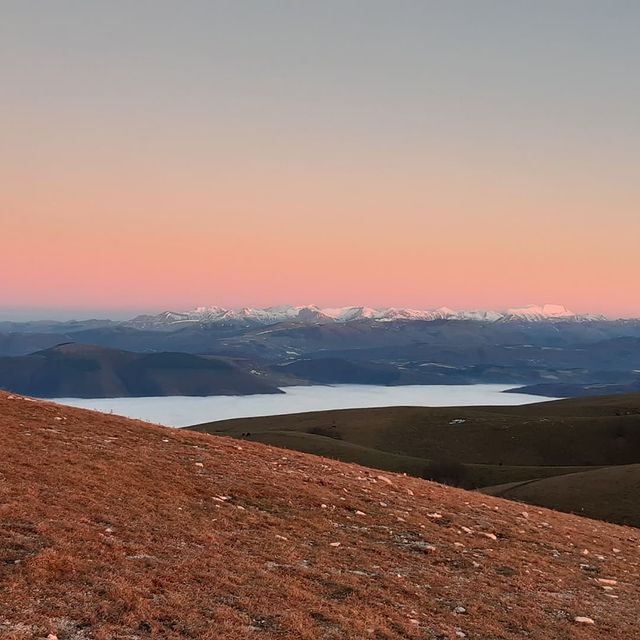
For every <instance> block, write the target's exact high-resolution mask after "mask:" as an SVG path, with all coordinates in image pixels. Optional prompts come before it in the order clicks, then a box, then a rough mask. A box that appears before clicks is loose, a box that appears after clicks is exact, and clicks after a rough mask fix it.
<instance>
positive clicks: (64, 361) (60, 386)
mask: <svg viewBox="0 0 640 640" xmlns="http://www.w3.org/2000/svg"><path fill="white" fill-rule="evenodd" d="M0 389H6V390H8V391H15V392H17V393H25V394H29V395H34V396H38V397H43V398H55V397H76V398H107V397H129V396H171V395H176V396H178V395H187V396H188V395H193V396H206V395H245V394H251V393H281V391H280V390H279V389H278V388H277V387H274V386H273V385H270V384H268V383H266V382H264V381H263V380H261V379H260V378H259V377H257V376H256V375H253V374H251V373H249V372H247V371H245V370H243V369H241V368H240V367H238V366H237V365H236V364H235V363H233V362H232V361H230V360H229V359H226V358H214V357H202V356H196V355H191V354H187V353H169V352H164V353H147V354H144V353H132V352H128V351H119V350H116V349H106V348H104V347H96V346H91V345H83V344H76V343H67V344H61V345H58V346H55V347H52V348H50V349H45V350H43V351H38V352H36V353H33V354H31V355H28V356H20V357H13V358H0Z"/></svg>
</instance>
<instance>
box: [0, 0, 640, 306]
mask: <svg viewBox="0 0 640 640" xmlns="http://www.w3.org/2000/svg"><path fill="white" fill-rule="evenodd" d="M638 33H640V3H638V2H637V1H636V0H608V1H607V2H603V1H601V0H598V1H593V0H553V1H551V0H536V1H535V2H534V1H531V0H529V1H524V0H500V1H498V0H482V1H481V2H480V1H476V0H467V1H462V0H447V1H446V2H444V1H441V0H438V1H435V0H419V1H418V0H416V1H413V0H388V1H385V2H381V1H379V0H339V1H338V0H323V1H322V2H312V1H310V0H288V1H285V0H269V1H268V2H265V1H263V0H260V1H257V0H243V1H242V2H238V1H237V0H230V1H222V0H218V1H216V0H206V1H205V0H202V1H199V0H180V1H178V0H173V1H171V2H168V1H166V0H135V1H133V2H127V1H125V0H112V1H106V0H104V1H101V2H97V1H96V0H52V1H51V2H40V1H35V0H0V78H2V81H1V82H0V238H1V239H2V240H3V242H2V245H1V250H0V315H4V316H10V315H14V316H16V315H21V314H22V315H25V314H27V315H37V314H38V313H45V312H46V315H48V316H54V315H58V316H63V315H69V314H75V315H77V316H89V315H96V314H98V312H99V315H102V316H104V315H108V314H111V315H114V316H115V315H126V314H128V313H129V312H133V311H134V310H135V311H136V312H137V311H142V310H154V309H155V310H163V309H183V308H190V307H194V306H202V305H222V306H229V307H241V306H266V305H271V304H282V303H290V304H306V303H315V304H318V305H321V306H338V305H347V304H354V305H369V306H408V307H415V308H432V307H437V306H441V305H446V306H449V307H452V308H464V309H471V308H490V309H503V308H506V307H512V306H521V305H525V304H532V303H536V304H539V303H562V304H565V305H566V306H567V307H569V308H571V309H572V310H574V311H576V312H597V313H605V314H608V315H610V316H614V317H618V316H640V296H639V295H638V279H639V276H640V251H639V247H640V117H638V114H640V74H639V73H638V61H639V60H640V38H638Z"/></svg>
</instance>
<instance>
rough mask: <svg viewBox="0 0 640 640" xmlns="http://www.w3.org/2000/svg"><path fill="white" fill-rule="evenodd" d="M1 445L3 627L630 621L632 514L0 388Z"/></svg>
mask: <svg viewBox="0 0 640 640" xmlns="http://www.w3.org/2000/svg"><path fill="white" fill-rule="evenodd" d="M0 452H1V454H2V458H1V459H0V637H3V638H7V639H11V640H23V639H25V638H44V637H46V636H47V634H49V633H53V634H57V636H58V638H59V639H60V640H72V639H74V640H81V639H90V638H95V639H97V640H99V639H102V640H106V639H107V638H109V639H111V638H129V639H133V638H151V637H156V638H167V639H174V638H175V639H178V638H180V639H182V638H193V639H195V638H198V639H203V640H214V639H216V640H217V639H220V638H228V639H229V640H233V639H236V638H248V637H251V638H260V639H262V638H264V639H265V640H266V639H269V638H274V639H275V638H300V639H301V640H317V639H320V638H326V639H354V640H355V639H361V638H371V639H373V640H383V639H389V640H391V639H401V638H404V639H408V638H411V639H413V638H415V639H418V638H420V639H424V640H426V639H435V638H440V639H449V638H451V639H455V638H458V637H463V636H462V635H460V634H465V636H466V637H467V638H469V639H470V640H498V639H502V640H516V639H522V638H529V639H538V640H543V639H544V640H549V639H554V640H562V639H574V638H575V639H576V640H578V639H586V638H594V639H595V638H614V639H615V638H620V639H622V638H625V639H629V638H636V637H638V626H637V619H638V617H639V614H640V605H639V604H638V602H640V568H639V559H638V555H639V550H640V532H638V531H637V530H634V529H630V528H624V527H619V526H614V525H609V524H604V523H601V522H595V521H591V520H586V519H581V518H578V517H575V516H570V515H563V514H559V513H555V512H551V511H546V510H539V509H537V508H530V507H524V506H523V505H519V504H516V503H510V502H507V501H504V500H500V499H495V498H491V497H487V496H482V495H478V494H473V493H467V492H464V491H460V490H456V489H451V488H447V487H444V486H440V485H436V484H432V483H429V482H425V481H422V480H419V479H415V478H407V477H403V476H398V475H393V474H382V473H381V472H379V471H373V470H370V469H366V468H364V467H359V466H356V465H350V464H344V463H339V462H335V461H330V460H327V459H323V458H316V457H313V456H310V455H306V454H302V453H295V452H291V451H284V450H280V449H276V448H273V447H268V446H265V445H261V444H254V443H240V442H238V441H237V440H232V439H228V438H221V437H211V436H207V435H204V434H198V433H193V432H188V431H178V430H171V429H165V428H162V427H157V426H151V425H146V424H143V423H140V422H135V421H131V420H126V419H123V418H118V417H114V416H107V415H101V414H97V413H91V412H86V411H81V410H75V409H70V408H66V407H60V406H57V405H53V404H48V403H42V402H35V401H31V400H28V399H23V398H20V397H13V398H11V399H10V398H9V397H8V396H7V395H6V394H0ZM323 505H324V506H323ZM524 514H526V515H524ZM437 515H440V516H441V517H436V516H437ZM484 534H489V535H484ZM494 538H495V539H494ZM337 543H339V546H338V545H337ZM585 551H586V552H585ZM598 578H606V579H614V580H616V581H617V583H616V584H615V585H614V586H613V587H612V588H611V590H608V591H607V590H605V589H604V588H603V586H602V584H601V583H599V582H598V581H597V579H598ZM605 586H608V585H605ZM611 596H615V597H611ZM458 607H463V608H464V610H465V611H464V612H458V613H456V608H458ZM458 611H460V610H458ZM575 616H588V617H590V618H593V620H594V621H595V624H594V625H592V626H591V625H582V624H579V623H576V622H574V617H575Z"/></svg>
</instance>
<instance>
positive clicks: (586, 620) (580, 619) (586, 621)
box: [573, 616, 595, 624]
mask: <svg viewBox="0 0 640 640" xmlns="http://www.w3.org/2000/svg"><path fill="white" fill-rule="evenodd" d="M573 621H574V622H577V623H578V624H595V622H594V620H593V618H587V616H576V617H575V618H574V619H573Z"/></svg>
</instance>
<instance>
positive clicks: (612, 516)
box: [481, 464, 640, 527]
mask: <svg viewBox="0 0 640 640" xmlns="http://www.w3.org/2000/svg"><path fill="white" fill-rule="evenodd" d="M481 491H482V493H486V494H487V495H492V496H501V497H503V498H508V499H509V500H519V501H521V502H527V503H529V504H535V505H541V506H545V507H549V508H551V509H557V510H558V511H568V512H570V513H577V514H579V515H585V516H588V517H590V518H597V519H599V520H607V521H609V522H618V523H620V524H627V525H631V526H634V527H640V509H639V508H638V496H639V495H640V464H628V465H620V466H615V467H603V468H601V469H594V470H590V471H582V472H579V473H570V474H567V475H562V476H555V477H552V478H541V479H539V480H530V481H528V482H516V483H509V484H506V485H499V486H497V487H486V488H484V489H482V490H481Z"/></svg>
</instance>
